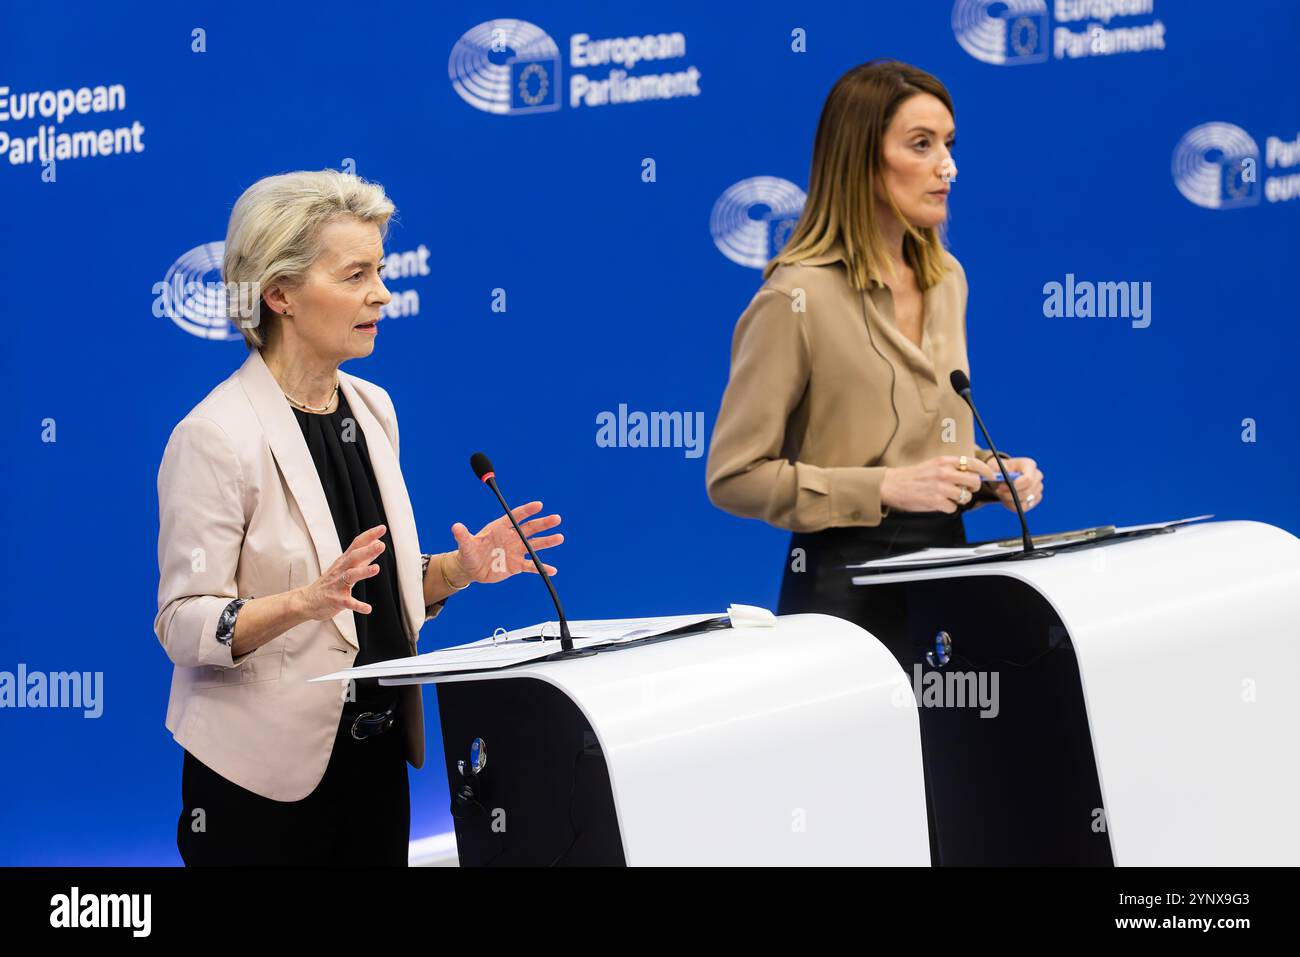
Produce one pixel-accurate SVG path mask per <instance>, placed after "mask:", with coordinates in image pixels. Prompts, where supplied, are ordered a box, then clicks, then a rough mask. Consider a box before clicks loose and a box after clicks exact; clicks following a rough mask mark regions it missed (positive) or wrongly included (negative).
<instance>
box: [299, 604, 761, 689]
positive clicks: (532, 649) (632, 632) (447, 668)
mask: <svg viewBox="0 0 1300 957" xmlns="http://www.w3.org/2000/svg"><path fill="white" fill-rule="evenodd" d="M731 608H732V609H733V610H735V612H736V615H737V617H740V616H741V615H744V621H743V623H744V624H766V622H765V621H764V620H763V614H766V615H767V616H769V617H771V619H772V621H773V622H775V620H776V618H775V616H774V615H772V613H771V612H770V611H767V609H764V608H754V607H753V606H750V605H732V606H731ZM726 617H727V615H726V614H720V613H717V612H715V613H712V614H706V615H669V616H665V617H660V618H609V619H592V620H586V621H570V622H569V634H570V635H572V636H573V647H574V649H575V650H579V649H583V648H592V647H595V646H597V645H602V646H604V645H616V644H623V643H625V642H630V641H637V640H639V639H642V638H653V637H655V636H657V635H664V634H667V633H668V632H672V631H678V630H680V629H683V628H689V627H691V626H693V625H702V624H704V623H705V622H710V621H716V620H718V619H722V618H726ZM538 636H545V638H546V640H545V641H541V640H538ZM559 650H560V625H559V622H555V621H546V622H542V623H541V624H538V625H531V626H529V627H527V628H516V629H514V630H513V631H504V630H502V631H498V632H497V633H496V634H495V635H494V636H492V637H490V638H483V639H481V640H479V641H474V642H470V643H469V644H465V645H457V646H456V647H454V648H442V649H439V650H438V651H430V652H426V653H425V654H422V655H416V656H414V657H412V658H394V659H392V660H390V661H378V662H375V663H374V664H370V665H362V666H361V667H359V668H348V669H346V670H344V671H336V672H334V673H332V674H328V675H322V676H320V677H319V678H312V679H311V680H312V681H340V680H346V679H348V678H390V677H397V676H404V677H410V676H412V675H434V674H454V673H456V672H462V671H484V670H489V669H494V668H507V667H509V666H511V665H519V664H524V663H525V662H528V661H534V660H536V659H538V658H545V657H546V656H547V655H551V654H554V653H555V652H557V651H559Z"/></svg>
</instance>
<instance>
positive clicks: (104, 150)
mask: <svg viewBox="0 0 1300 957" xmlns="http://www.w3.org/2000/svg"><path fill="white" fill-rule="evenodd" d="M125 109H126V87H125V86H123V85H122V84H121V83H114V84H112V85H110V86H96V87H86V86H83V87H80V88H79V89H76V90H71V89H62V90H22V91H18V92H14V91H12V90H11V89H10V87H7V86H0V154H3V156H4V157H5V159H7V160H8V161H9V165H10V166H24V165H28V164H31V163H39V164H40V165H41V166H42V167H43V168H44V169H45V170H47V171H48V170H50V169H52V167H53V165H54V163H55V162H56V161H57V160H65V159H83V158H85V157H91V156H118V155H122V154H126V153H140V152H143V151H144V126H143V125H142V124H141V123H140V121H139V120H132V121H131V125H130V126H117V127H100V128H99V129H89V130H85V129H83V130H71V131H68V130H62V129H61V127H62V126H63V123H64V121H65V120H68V119H70V118H72V117H80V116H86V115H89V114H94V113H119V112H121V111H123V110H125ZM42 120H51V121H52V122H50V123H44V122H41V121H42ZM28 123H35V124H36V125H35V127H34V128H32V127H31V126H30V125H27V124H28ZM11 124H12V125H15V127H16V128H14V129H12V130H11V129H10V128H9V127H10V125H11ZM45 178H46V179H48V180H50V181H53V180H54V176H53V175H51V174H49V173H46V174H45Z"/></svg>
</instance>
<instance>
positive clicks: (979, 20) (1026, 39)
mask: <svg viewBox="0 0 1300 957" xmlns="http://www.w3.org/2000/svg"><path fill="white" fill-rule="evenodd" d="M1049 28H1050V26H1049V24H1048V20H1047V3H1046V0H957V2H956V3H954V4H953V7H952V31H953V33H954V34H955V35H956V37H957V42H958V43H959V44H960V45H961V48H962V49H963V50H965V51H966V52H967V53H969V54H970V55H971V56H973V57H974V58H975V59H977V60H980V61H982V62H984V63H993V64H996V65H999V66H1015V65H1018V64H1022V63H1042V62H1043V61H1045V60H1046V59H1047V38H1048V30H1049Z"/></svg>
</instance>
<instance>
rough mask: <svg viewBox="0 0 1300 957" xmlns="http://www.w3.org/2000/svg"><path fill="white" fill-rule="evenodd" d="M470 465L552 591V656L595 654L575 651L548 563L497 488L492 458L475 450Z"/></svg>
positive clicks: (576, 656)
mask: <svg viewBox="0 0 1300 957" xmlns="http://www.w3.org/2000/svg"><path fill="white" fill-rule="evenodd" d="M469 464H470V467H471V468H472V469H473V470H474V474H475V475H477V476H478V477H479V481H481V482H482V483H483V484H484V485H486V486H487V487H488V488H490V489H491V490H492V491H493V493H494V494H495V495H496V497H497V501H498V502H500V503H501V507H502V508H503V509H504V510H505V513H506V518H508V519H510V524H511V525H512V526H514V529H515V534H516V535H518V536H519V540H520V541H521V542H523V543H524V548H526V549H528V555H529V557H530V558H532V560H533V567H534V568H536V569H537V574H539V575H541V576H542V581H544V582H545V583H546V590H547V591H549V592H550V593H551V601H552V602H554V603H555V613H556V614H557V615H558V616H559V619H560V651H559V652H558V653H556V654H553V655H550V656H549V657H550V658H557V659H558V658H585V657H586V656H588V655H593V654H595V652H594V651H590V650H582V651H574V649H573V637H572V636H571V635H570V634H569V619H567V618H565V617H564V609H563V608H561V607H560V596H559V595H557V594H556V593H555V586H554V585H552V584H551V576H550V575H549V574H547V572H546V565H545V564H543V563H542V561H541V559H539V558H538V557H537V553H536V552H535V551H533V546H532V545H531V544H529V542H528V539H527V538H526V537H525V536H524V533H523V530H522V529H521V528H520V527H519V523H518V522H516V521H515V516H514V514H513V513H512V512H511V511H510V506H509V505H507V504H506V500H505V496H503V495H502V494H501V489H499V488H497V480H496V474H497V473H496V472H495V471H494V470H493V468H492V460H491V459H489V458H488V457H487V456H486V455H484V454H483V453H482V452H475V453H474V454H473V455H471V456H470V457H469Z"/></svg>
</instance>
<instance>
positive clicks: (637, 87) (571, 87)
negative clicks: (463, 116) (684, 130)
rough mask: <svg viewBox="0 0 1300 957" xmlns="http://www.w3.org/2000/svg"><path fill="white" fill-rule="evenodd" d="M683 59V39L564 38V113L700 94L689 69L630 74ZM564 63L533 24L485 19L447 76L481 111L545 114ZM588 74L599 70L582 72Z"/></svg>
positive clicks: (460, 44)
mask: <svg viewBox="0 0 1300 957" xmlns="http://www.w3.org/2000/svg"><path fill="white" fill-rule="evenodd" d="M685 57H686V35H685V34H684V33H648V34H645V35H643V36H626V37H611V38H607V39H592V38H591V36H590V35H588V34H586V33H575V34H573V35H572V36H570V37H569V69H570V73H569V76H568V96H567V100H568V104H569V108H570V109H579V108H581V107H596V106H617V105H621V104H626V103H640V102H643V101H646V100H674V99H679V98H682V97H691V96H699V95H700V71H699V70H698V69H696V68H695V67H694V66H688V65H685V64H682V63H678V62H670V63H669V66H670V67H672V68H671V69H669V70H667V71H665V72H658V71H647V70H646V69H644V68H643V69H642V70H641V71H640V72H638V73H632V72H630V71H632V70H634V69H635V68H636V67H637V66H638V65H641V64H644V63H651V62H657V61H660V60H665V61H680V60H683V59H685ZM562 59H563V57H562V54H561V52H560V48H559V46H558V45H557V44H556V42H555V41H554V40H553V39H551V37H550V35H549V34H547V33H546V31H545V30H543V29H542V28H541V27H539V26H537V25H536V24H533V23H529V22H528V21H527V20H506V19H502V20H488V21H487V22H486V23H480V24H479V25H478V26H476V27H473V28H471V29H469V30H467V31H466V32H465V33H464V34H463V35H462V36H461V38H460V39H459V40H457V41H456V43H455V44H454V45H453V46H452V48H451V56H450V57H449V58H448V60H447V75H448V77H449V78H450V79H451V86H452V89H453V90H455V91H456V93H457V95H458V96H459V97H460V98H461V99H462V100H464V101H465V102H466V103H468V104H469V105H470V106H472V107H474V108H475V109H478V110H482V111H483V112H485V113H499V114H505V115H508V116H517V115H520V114H524V113H551V112H554V111H556V110H558V109H560V107H561V105H562V104H563V102H564V101H565V95H564V94H565V82H564V75H563V74H564V71H563V66H562ZM593 68H594V69H595V70H596V71H597V72H595V73H590V72H585V71H588V70H591V69H593Z"/></svg>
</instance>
